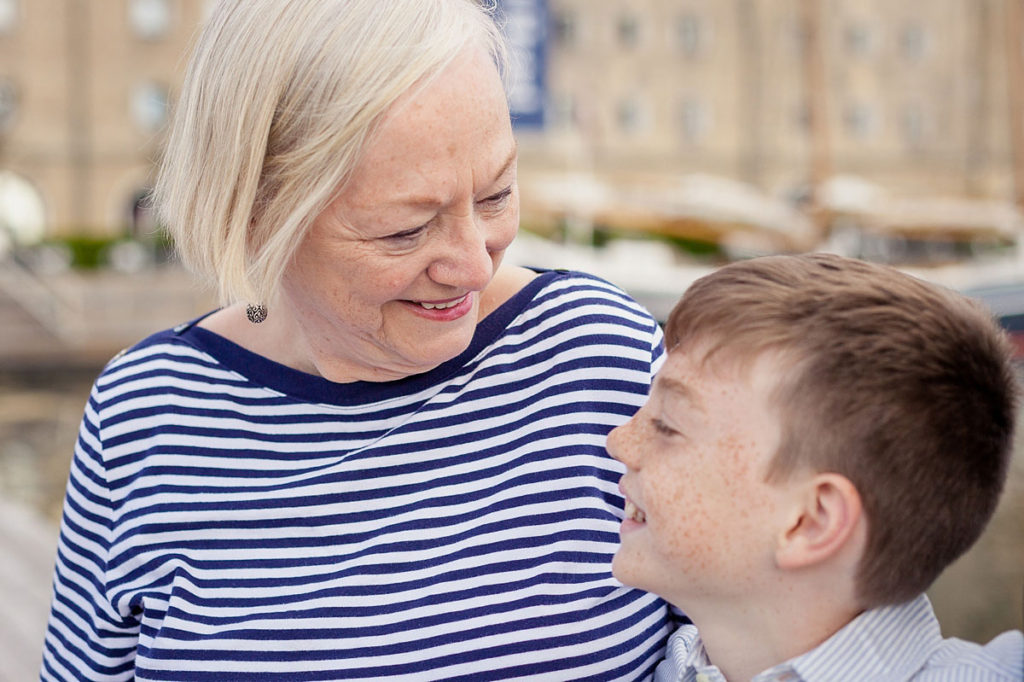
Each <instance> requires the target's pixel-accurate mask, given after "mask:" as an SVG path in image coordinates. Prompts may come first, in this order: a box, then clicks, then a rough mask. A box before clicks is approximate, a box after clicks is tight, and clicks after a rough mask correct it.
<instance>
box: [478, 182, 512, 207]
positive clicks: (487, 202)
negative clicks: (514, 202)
mask: <svg viewBox="0 0 1024 682" xmlns="http://www.w3.org/2000/svg"><path fill="white" fill-rule="evenodd" d="M511 196H512V186H511V185H509V186H508V187H506V188H505V189H503V190H501V191H500V192H498V193H497V194H492V195H491V196H489V197H487V198H486V199H484V200H483V201H481V202H480V203H481V204H483V205H484V206H486V207H487V208H489V209H491V210H500V209H502V208H504V207H505V205H506V204H507V203H508V200H509V197H511Z"/></svg>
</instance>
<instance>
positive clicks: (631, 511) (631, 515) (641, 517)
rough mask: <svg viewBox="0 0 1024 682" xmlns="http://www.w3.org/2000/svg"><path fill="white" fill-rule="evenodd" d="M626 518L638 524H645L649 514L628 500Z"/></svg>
mask: <svg viewBox="0 0 1024 682" xmlns="http://www.w3.org/2000/svg"><path fill="white" fill-rule="evenodd" d="M626 518H627V519H632V520H633V521H636V522H637V523H644V522H645V521H647V514H645V513H644V512H643V510H642V509H640V507H638V506H636V505H635V504H633V502H632V501H630V500H626Z"/></svg>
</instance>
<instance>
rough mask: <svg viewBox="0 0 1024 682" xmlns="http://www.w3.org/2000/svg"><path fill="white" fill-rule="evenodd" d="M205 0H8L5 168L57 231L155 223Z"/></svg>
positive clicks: (4, 5)
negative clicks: (151, 210) (159, 168)
mask: <svg viewBox="0 0 1024 682" xmlns="http://www.w3.org/2000/svg"><path fill="white" fill-rule="evenodd" d="M207 4H208V3H206V2H202V1H200V0H101V1H99V2H97V1H96V0H0V171H6V172H7V173H8V174H9V177H14V178H16V179H17V181H18V183H19V184H20V185H21V184H23V185H24V186H27V187H28V188H30V189H31V190H32V191H35V192H37V193H38V195H39V198H40V199H41V202H42V205H43V206H44V209H45V222H46V226H47V228H46V229H47V231H48V232H50V233H52V234H58V235H59V234H68V233H76V232H81V233H87V234H88V233H93V234H104V233H122V232H123V233H128V234H132V233H133V232H140V231H143V230H146V229H149V228H150V226H149V225H148V224H147V221H146V217H145V213H144V211H142V210H140V206H139V199H140V198H141V197H142V196H144V194H145V192H146V190H147V188H148V187H150V186H151V184H152V180H153V172H154V162H155V161H156V159H157V157H158V154H159V145H160V142H161V135H162V132H163V130H164V128H165V122H166V119H167V115H168V102H169V101H170V100H171V98H172V97H173V93H174V92H175V90H176V89H177V88H178V86H179V83H180V81H181V78H182V75H183V74H182V70H183V64H184V63H183V55H184V53H185V52H186V49H187V46H188V44H189V41H190V39H191V37H192V35H193V33H194V31H195V29H196V26H197V25H198V24H199V23H200V21H201V19H202V14H203V12H204V11H205V6H206V5H207Z"/></svg>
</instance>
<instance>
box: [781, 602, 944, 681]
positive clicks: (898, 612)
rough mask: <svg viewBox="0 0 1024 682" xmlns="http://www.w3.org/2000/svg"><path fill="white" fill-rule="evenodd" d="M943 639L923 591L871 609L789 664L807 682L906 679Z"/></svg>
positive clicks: (919, 667)
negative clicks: (891, 604) (889, 604)
mask: <svg viewBox="0 0 1024 682" xmlns="http://www.w3.org/2000/svg"><path fill="white" fill-rule="evenodd" d="M941 645H942V633H941V631H940V629H939V621H938V619H936V618H935V613H934V612H933V611H932V605H931V603H930V602H929V601H928V597H926V596H924V595H923V594H922V595H920V596H919V597H917V598H916V599H913V600H911V601H909V602H906V603H904V604H897V605H895V606H882V607H878V608H874V609H869V610H868V611H865V612H864V613H862V614H860V615H859V616H857V617H856V618H854V619H853V620H852V621H850V622H849V623H847V624H846V626H845V627H843V628H842V629H841V630H839V631H838V632H837V633H835V634H834V635H832V636H831V637H829V638H828V639H827V640H825V642H823V643H822V644H821V645H820V646H818V647H816V648H814V649H812V650H811V651H808V652H807V653H805V654H802V655H800V656H797V657H796V658H793V659H791V660H790V661H788V662H787V664H786V665H788V666H789V667H791V668H792V669H793V670H795V671H796V672H797V673H798V674H799V676H800V678H799V679H801V680H803V681H804V682H836V681H838V680H868V679H873V678H875V677H876V676H877V677H879V678H882V679H885V680H887V681H891V682H901V681H902V680H907V679H909V678H910V677H911V676H913V674H914V673H915V672H917V671H918V670H920V669H921V667H922V666H924V664H925V662H926V661H927V659H928V657H929V656H931V655H932V654H933V653H934V652H935V650H936V649H937V648H938V647H940V646H941Z"/></svg>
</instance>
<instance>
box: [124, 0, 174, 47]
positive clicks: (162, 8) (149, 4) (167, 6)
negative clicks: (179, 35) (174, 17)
mask: <svg viewBox="0 0 1024 682" xmlns="http://www.w3.org/2000/svg"><path fill="white" fill-rule="evenodd" d="M128 17H129V19H130V20H131V25H132V28H133V29H134V30H135V35H137V36H138V37H139V38H142V39H143V40H159V39H160V38H163V37H165V36H166V35H167V33H168V31H169V30H170V28H171V0H129V5H128Z"/></svg>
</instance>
